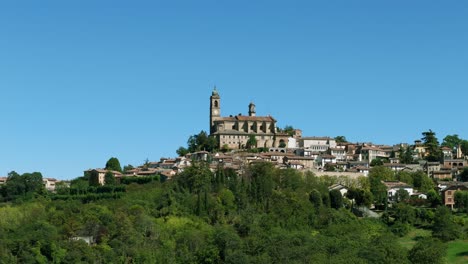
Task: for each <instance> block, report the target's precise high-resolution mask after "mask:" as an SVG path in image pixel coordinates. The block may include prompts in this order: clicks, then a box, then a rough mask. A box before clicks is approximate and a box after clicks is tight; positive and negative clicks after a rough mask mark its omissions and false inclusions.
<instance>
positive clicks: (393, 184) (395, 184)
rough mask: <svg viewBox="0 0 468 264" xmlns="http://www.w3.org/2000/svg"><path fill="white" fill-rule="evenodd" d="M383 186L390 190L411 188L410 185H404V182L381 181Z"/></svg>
mask: <svg viewBox="0 0 468 264" xmlns="http://www.w3.org/2000/svg"><path fill="white" fill-rule="evenodd" d="M383 184H384V185H385V186H387V189H391V188H398V187H400V188H405V187H409V188H411V186H410V185H408V184H407V183H404V182H401V181H383Z"/></svg>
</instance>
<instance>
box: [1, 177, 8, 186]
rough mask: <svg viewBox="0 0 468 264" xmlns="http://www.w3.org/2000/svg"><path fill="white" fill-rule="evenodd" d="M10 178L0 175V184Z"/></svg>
mask: <svg viewBox="0 0 468 264" xmlns="http://www.w3.org/2000/svg"><path fill="white" fill-rule="evenodd" d="M7 180H8V177H0V185H2V184H5V183H6V181H7Z"/></svg>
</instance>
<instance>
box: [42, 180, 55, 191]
mask: <svg viewBox="0 0 468 264" xmlns="http://www.w3.org/2000/svg"><path fill="white" fill-rule="evenodd" d="M42 183H43V184H44V187H45V188H46V190H48V191H51V192H53V191H55V184H56V183H57V179H54V178H42Z"/></svg>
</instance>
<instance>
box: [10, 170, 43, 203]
mask: <svg viewBox="0 0 468 264" xmlns="http://www.w3.org/2000/svg"><path fill="white" fill-rule="evenodd" d="M4 188H5V189H4V192H5V196H6V197H8V198H10V199H12V198H14V197H15V196H26V195H31V194H34V193H38V194H41V193H43V192H44V191H45V189H44V185H43V183H42V174H41V173H40V172H33V173H24V174H23V175H19V174H18V173H16V172H15V171H12V172H10V173H8V178H7V181H6V183H5V187H4Z"/></svg>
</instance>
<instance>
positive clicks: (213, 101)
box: [210, 86, 221, 135]
mask: <svg viewBox="0 0 468 264" xmlns="http://www.w3.org/2000/svg"><path fill="white" fill-rule="evenodd" d="M220 116H221V97H219V94H218V91H217V90H216V86H215V87H214V89H213V92H212V93H211V96H210V135H211V134H213V133H214V132H216V128H215V125H214V121H215V120H216V119H217V118H219V117H220Z"/></svg>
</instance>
